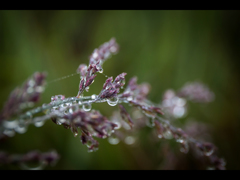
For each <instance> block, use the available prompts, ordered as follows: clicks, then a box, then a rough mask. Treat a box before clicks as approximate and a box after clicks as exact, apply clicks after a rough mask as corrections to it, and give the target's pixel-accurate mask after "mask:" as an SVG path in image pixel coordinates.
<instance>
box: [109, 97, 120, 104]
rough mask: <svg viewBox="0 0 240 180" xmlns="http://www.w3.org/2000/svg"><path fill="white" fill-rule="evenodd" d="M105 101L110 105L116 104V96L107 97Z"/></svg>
mask: <svg viewBox="0 0 240 180" xmlns="http://www.w3.org/2000/svg"><path fill="white" fill-rule="evenodd" d="M107 103H108V104H109V105H110V106H116V105H117V103H118V97H112V98H109V99H107Z"/></svg>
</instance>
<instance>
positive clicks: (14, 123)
mask: <svg viewBox="0 0 240 180" xmlns="http://www.w3.org/2000/svg"><path fill="white" fill-rule="evenodd" d="M17 126H18V122H17V121H16V120H14V121H3V127H4V128H6V129H14V128H16V127H17Z"/></svg>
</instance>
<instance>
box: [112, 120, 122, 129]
mask: <svg viewBox="0 0 240 180" xmlns="http://www.w3.org/2000/svg"><path fill="white" fill-rule="evenodd" d="M113 123H114V124H116V125H117V127H115V128H114V129H120V128H121V123H120V122H119V121H116V120H115V121H113Z"/></svg>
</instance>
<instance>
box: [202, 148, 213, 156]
mask: <svg viewBox="0 0 240 180" xmlns="http://www.w3.org/2000/svg"><path fill="white" fill-rule="evenodd" d="M213 152H214V150H213V149H209V150H205V151H204V155H205V156H211V155H212V154H213Z"/></svg>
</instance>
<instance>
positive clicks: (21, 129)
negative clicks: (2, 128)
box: [14, 119, 27, 134]
mask: <svg viewBox="0 0 240 180" xmlns="http://www.w3.org/2000/svg"><path fill="white" fill-rule="evenodd" d="M14 130H15V131H16V132H17V133H19V134H23V133H25V132H26V131H27V125H26V122H25V121H24V120H23V119H20V120H18V126H17V127H16V128H15V129H14Z"/></svg>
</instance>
